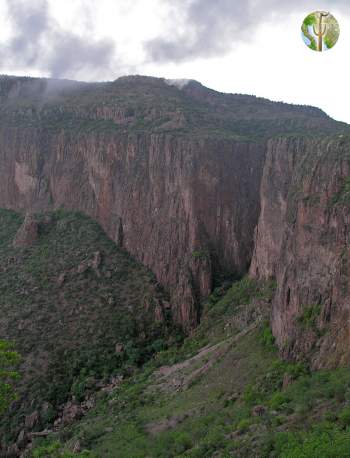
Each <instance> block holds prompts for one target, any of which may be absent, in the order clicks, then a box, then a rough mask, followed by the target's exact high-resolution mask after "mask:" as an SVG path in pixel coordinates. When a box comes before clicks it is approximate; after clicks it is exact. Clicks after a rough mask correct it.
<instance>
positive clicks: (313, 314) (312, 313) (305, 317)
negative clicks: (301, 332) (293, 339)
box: [298, 304, 321, 330]
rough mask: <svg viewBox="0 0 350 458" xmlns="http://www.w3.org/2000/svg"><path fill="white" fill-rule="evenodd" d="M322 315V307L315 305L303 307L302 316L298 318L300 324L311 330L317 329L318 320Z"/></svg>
mask: <svg viewBox="0 0 350 458" xmlns="http://www.w3.org/2000/svg"><path fill="white" fill-rule="evenodd" d="M320 313H321V305H320V304H313V305H308V306H304V307H303V312H302V314H301V315H300V316H299V317H298V322H299V323H300V324H301V325H302V326H304V327H305V328H309V329H313V330H315V329H317V319H318V317H319V316H320Z"/></svg>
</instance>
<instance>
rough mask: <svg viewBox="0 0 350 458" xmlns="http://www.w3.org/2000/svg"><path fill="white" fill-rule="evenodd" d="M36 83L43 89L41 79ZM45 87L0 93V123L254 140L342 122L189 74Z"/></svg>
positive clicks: (70, 131) (317, 131)
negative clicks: (183, 80) (182, 78)
mask: <svg viewBox="0 0 350 458" xmlns="http://www.w3.org/2000/svg"><path fill="white" fill-rule="evenodd" d="M19 80H21V82H22V83H23V82H24V80H23V79H22V78H19ZM26 82H27V83H28V84H29V83H30V81H29V80H26ZM41 83H42V91H45V87H46V84H47V82H46V81H45V80H41ZM3 86H4V87H6V83H4V82H3ZM7 86H8V87H10V86H11V81H7ZM193 88H194V89H196V93H197V96H195V95H193V92H192V91H191V89H193ZM4 92H5V91H4ZM48 92H49V94H48V96H47V97H46V98H45V99H44V100H43V98H42V97H41V95H40V93H39V94H37V95H35V91H33V92H32V95H29V94H30V93H31V91H28V95H25V94H23V95H21V96H20V97H17V98H11V99H8V100H6V99H5V102H6V103H2V104H1V106H0V123H1V125H2V126H4V127H6V128H15V127H20V126H23V127H26V128H38V129H44V130H45V131H46V132H49V133H51V134H55V133H58V132H62V131H64V132H65V134H66V135H67V136H68V137H69V139H70V141H71V142H74V141H76V139H77V136H79V134H82V135H86V134H92V133H101V134H103V135H105V136H112V137H115V136H118V137H119V138H123V137H124V136H125V135H137V134H141V133H143V134H150V133H162V134H165V133H176V135H177V136H178V137H190V138H192V139H208V138H220V139H228V140H236V141H242V142H247V141H248V142H261V141H264V140H266V139H267V138H270V137H275V136H279V135H281V134H283V135H291V134H292V135H306V136H313V135H321V136H324V135H326V134H330V133H333V132H340V131H341V132H343V131H346V130H348V128H347V126H346V125H344V124H342V123H337V122H335V121H333V120H331V119H330V118H328V117H327V116H326V115H325V114H324V113H323V112H322V111H321V110H318V109H316V108H312V107H304V106H293V105H288V104H284V103H275V102H271V101H269V100H266V99H262V98H257V97H254V96H248V95H240V94H236V95H232V94H221V93H218V92H215V91H212V90H210V89H207V88H205V87H203V86H201V85H200V84H199V83H197V82H195V81H192V82H190V83H189V86H188V87H185V88H184V89H182V90H180V89H178V88H177V87H175V86H173V85H170V84H167V83H166V82H165V81H164V80H163V79H159V78H147V77H129V78H119V79H118V80H116V81H114V82H109V83H99V84H96V83H91V84H78V83H77V84H75V86H74V89H73V87H72V88H71V89H70V90H69V89H65V88H64V85H63V86H62V88H61V90H57V91H55V92H52V93H50V91H48ZM4 96H5V94H4ZM0 98H1V94H0Z"/></svg>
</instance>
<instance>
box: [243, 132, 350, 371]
mask: <svg viewBox="0 0 350 458" xmlns="http://www.w3.org/2000/svg"><path fill="white" fill-rule="evenodd" d="M349 177H350V143H349V141H348V140H346V139H345V138H344V137H343V136H336V137H334V138H330V139H324V140H301V139H280V140H273V141H270V142H269V144H268V151H267V158H266V164H265V168H264V173H263V179H262V185H261V207H262V210H261V215H260V219H259V224H258V227H257V230H256V246H255V251H254V256H253V261H252V265H251V269H250V273H251V275H252V276H254V277H258V278H271V277H275V278H276V280H277V291H276V296H275V299H274V305H273V316H272V325H273V332H274V334H275V336H276V338H277V343H278V345H279V347H280V349H281V351H282V353H283V354H284V356H286V357H292V358H297V359H302V358H305V357H307V358H309V359H311V361H312V364H313V365H314V366H315V367H321V366H337V365H339V364H349V363H350V357H349V344H350V324H349V311H350V300H349V297H350V296H349V272H350V271H349V241H350V233H349V230H348V227H349V223H350V183H349Z"/></svg>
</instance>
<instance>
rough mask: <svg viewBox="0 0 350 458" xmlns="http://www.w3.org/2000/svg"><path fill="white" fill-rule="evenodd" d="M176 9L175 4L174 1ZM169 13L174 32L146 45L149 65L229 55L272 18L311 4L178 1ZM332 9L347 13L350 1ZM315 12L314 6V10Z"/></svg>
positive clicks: (333, 1) (340, 0) (331, 0)
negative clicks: (151, 62)
mask: <svg viewBox="0 0 350 458" xmlns="http://www.w3.org/2000/svg"><path fill="white" fill-rule="evenodd" d="M171 2H172V5H174V2H173V0H171ZM175 4H176V10H175V7H172V8H171V9H170V15H171V17H169V18H168V19H169V22H170V24H171V30H167V32H166V34H164V35H163V36H160V37H157V38H155V39H153V40H151V41H149V42H147V43H145V51H146V53H147V56H148V59H149V60H150V61H156V62H179V61H185V60H190V59H193V58H198V57H212V56H217V55H223V54H225V53H227V52H229V51H230V50H231V49H232V48H233V47H234V46H235V44H237V43H238V42H242V41H249V40H250V39H251V38H252V36H253V35H254V30H255V29H256V28H257V27H258V26H259V25H260V24H261V23H263V22H266V21H268V20H269V19H271V18H272V17H273V16H274V18H278V16H282V15H283V14H284V15H285V14H288V13H294V12H295V11H298V10H299V11H301V14H302V15H303V14H304V13H305V15H306V14H307V13H309V12H311V11H310V2H309V1H308V0H293V2H288V1H283V0H178V1H177V2H176V3H175ZM328 5H329V9H330V10H331V11H332V9H334V8H335V7H338V8H339V9H342V10H343V11H344V12H346V13H348V12H349V11H350V2H349V0H328V1H327V2H323V3H322V9H325V8H326V7H327V6H328ZM311 8H312V6H311Z"/></svg>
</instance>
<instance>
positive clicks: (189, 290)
mask: <svg viewBox="0 0 350 458" xmlns="http://www.w3.org/2000/svg"><path fill="white" fill-rule="evenodd" d="M0 97H1V108H0V119H1V128H0V163H1V167H0V173H1V180H0V207H3V208H8V209H13V210H18V211H21V212H24V213H25V212H27V211H31V212H33V211H34V212H38V211H46V210H52V209H57V208H66V209H71V210H79V211H82V212H84V213H86V214H88V215H89V216H91V217H93V218H94V219H95V220H96V221H98V222H99V223H100V224H101V225H102V227H103V228H104V229H105V231H106V232H107V234H108V235H109V236H110V237H111V238H112V239H113V240H114V241H116V242H117V244H119V245H120V246H122V247H123V248H125V249H126V250H127V251H128V252H129V253H131V254H132V255H133V256H135V257H136V258H137V259H138V260H139V261H141V262H142V263H143V264H144V265H146V266H147V267H149V268H150V269H151V270H152V271H153V272H154V273H155V274H156V277H157V279H158V281H159V282H160V283H161V284H162V285H163V286H164V287H165V288H167V289H168V290H169V291H170V293H171V304H172V309H173V313H174V316H175V318H176V320H177V321H178V322H179V323H181V324H182V325H183V326H184V327H185V328H186V329H190V328H191V327H193V326H195V325H196V324H197V323H198V320H199V318H200V316H199V315H200V312H199V307H198V304H199V302H200V300H201V299H202V298H204V297H206V296H207V295H208V294H209V293H210V292H211V291H212V289H213V287H214V285H215V284H216V283H217V281H219V280H220V279H223V278H225V277H228V278H235V277H240V276H242V275H244V274H246V273H247V272H248V270H249V266H250V264H251V262H252V259H253V262H252V267H251V268H250V272H251V274H252V275H254V276H257V277H259V278H260V277H277V279H278V280H279V282H278V283H279V288H278V292H277V297H276V301H275V308H274V310H275V311H274V314H273V323H274V330H275V332H276V335H277V336H278V340H279V342H280V344H281V345H282V343H283V342H284V339H285V338H287V337H290V336H289V331H288V332H287V329H290V328H293V324H292V323H293V322H294V321H293V320H294V318H295V316H296V315H297V314H298V313H300V311H301V309H302V308H303V307H304V306H306V305H308V304H313V303H320V305H321V303H322V307H328V309H329V307H330V306H329V305H326V303H329V301H330V300H331V299H330V297H328V296H329V295H327V294H326V293H325V294H326V296H327V297H323V295H322V294H321V293H320V291H321V290H322V288H324V287H325V283H324V275H325V274H321V270H322V269H321V266H322V263H323V262H324V264H325V266H324V268H325V269H329V267H326V265H328V263H329V256H330V253H328V251H327V253H328V255H326V254H325V255H324V259H323V258H320V256H319V255H320V248H321V246H322V250H325V249H327V246H328V245H327V244H328V243H330V244H331V243H333V241H334V238H336V240H337V244H338V248H337V250H338V251H337V253H333V255H334V256H337V254H338V252H341V251H342V250H344V249H346V240H345V239H344V238H342V237H341V236H340V235H337V234H338V232H337V231H340V229H339V228H338V227H339V225H340V227H342V224H345V221H344V218H345V215H346V214H347V207H346V206H345V205H344V204H343V205H342V206H340V204H338V205H335V206H334V205H333V206H332V205H330V204H329V201H330V200H331V199H332V198H333V197H334V196H335V195H337V193H338V194H339V193H340V194H341V192H342V189H343V186H344V182H345V181H344V180H346V178H347V170H348V156H347V145H348V143H347V137H344V135H345V133H346V132H348V131H349V129H348V126H347V125H345V124H342V123H337V122H335V121H333V120H332V119H331V118H329V117H328V116H327V115H326V114H325V113H323V112H322V111H321V110H319V109H317V108H313V107H306V106H293V105H288V104H284V103H274V102H270V101H269V100H266V99H260V98H256V97H254V96H247V95H231V94H222V93H217V92H215V91H213V90H209V89H207V88H205V87H203V86H202V85H201V84H200V83H197V82H195V81H189V80H186V81H183V82H182V84H180V85H179V84H178V83H176V84H174V82H171V81H170V82H169V81H167V80H163V79H158V78H150V77H142V76H131V77H123V78H119V79H118V80H116V81H114V82H110V83H76V82H72V81H65V80H62V81H60V80H47V79H35V78H16V77H6V76H3V77H1V80H0ZM332 151H336V153H332V154H331V152H332ZM322 158H324V160H325V161H326V162H325V164H326V165H325V166H324V167H323V168H322ZM329 162H331V163H330V164H329ZM328 170H333V174H331V175H330V174H329V173H328ZM299 202H303V206H302V207H301V206H300V205H301V204H299ZM311 203H313V207H312V211H310V212H308V209H309V208H310V206H311ZM289 209H291V210H289ZM316 210H317V211H316ZM321 212H322V213H321ZM292 214H293V217H292V216H291V215H292ZM307 215H309V216H307ZM287 216H288V217H289V220H288V221H286V218H287ZM305 218H307V219H308V220H307V221H304V219H305ZM256 227H257V229H256ZM313 227H315V230H316V232H317V233H319V232H320V230H321V228H322V231H323V232H324V235H323V236H322V237H321V235H319V236H316V237H312V233H313ZM296 228H299V232H300V231H303V232H305V234H304V235H303V236H301V235H300V234H299V232H298V234H299V235H298V234H297V232H296V231H297V229H296ZM306 228H307V229H306ZM335 228H338V229H335ZM254 233H255V236H254ZM328 233H329V234H330V235H329V238H328V237H327V234H328ZM328 241H329V242H328ZM297 242H298V243H299V245H298V246H296V243H297ZM307 252H308V253H310V256H311V257H312V253H318V254H317V255H315V257H317V270H318V272H315V274H314V275H313V274H312V282H313V284H312V285H311V284H309V283H308V282H307V281H306V280H305V281H304V284H303V288H300V287H297V285H296V284H294V287H297V288H296V289H297V291H298V295H299V296H298V297H296V296H294V293H293V291H294V290H295V289H294V287H292V288H290V287H289V290H291V291H292V292H291V293H288V294H287V293H286V292H283V291H282V288H287V286H283V285H284V284H286V283H288V281H289V280H287V279H286V278H285V277H286V275H288V276H289V275H292V274H291V273H289V274H287V273H286V272H284V273H283V274H282V272H281V269H282V266H283V268H286V266H289V267H288V269H289V270H288V271H289V272H291V271H296V270H298V269H297V266H298V265H299V264H300V263H303V264H305V263H306V264H305V267H304V269H306V270H305V274H307V272H308V269H312V263H311V264H310V262H307V261H306V259H305V256H306V253H307ZM286 256H287V258H288V262H286V260H285V259H284V258H285V257H286ZM334 262H335V263H336V264H337V263H338V262H340V261H339V259H338V258H337V259H336V260H335V261H334ZM298 272H300V270H298ZM334 275H335V274H334V272H332V273H329V277H327V278H329V282H330V284H329V286H328V290H327V291H328V292H329V290H330V288H331V287H333V282H334V281H335V277H334ZM282 277H283V278H282ZM310 279H311V270H310ZM290 281H292V282H296V281H297V280H296V279H295V278H294V277H293V278H292V279H291V280H290ZM310 281H311V280H310ZM327 281H328V280H327ZM287 289H288V288H287ZM287 289H286V290H287ZM316 290H317V291H318V293H317V294H318V296H317V294H316V293H315V294H316V296H317V297H315V294H314V293H313V291H316ZM287 296H288V297H287ZM345 297H346V295H345ZM339 307H341V302H339V301H338V300H337V307H336V309H338V308H339ZM328 309H327V310H328ZM282 310H284V312H283V314H282V315H281V311H282ZM324 313H325V314H327V313H328V315H329V313H331V309H329V310H328V312H326V310H324ZM337 313H338V312H337ZM289 315H290V316H289ZM286 316H288V317H289V318H288V320H287V321H288V324H286V321H285V320H286ZM283 323H285V324H283ZM293 332H294V331H293ZM293 332H292V334H293ZM293 336H294V334H293ZM282 341H283V342H282ZM339 345H340V344H339Z"/></svg>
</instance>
